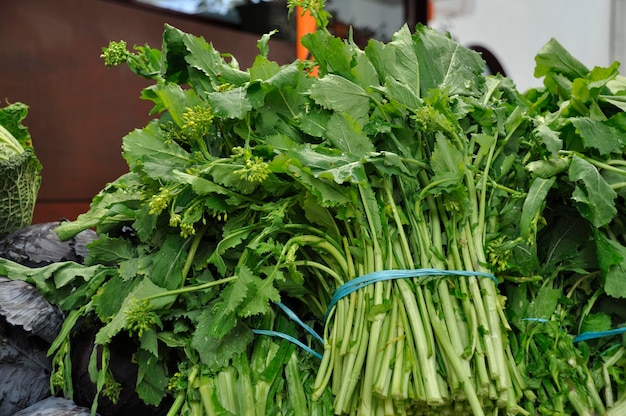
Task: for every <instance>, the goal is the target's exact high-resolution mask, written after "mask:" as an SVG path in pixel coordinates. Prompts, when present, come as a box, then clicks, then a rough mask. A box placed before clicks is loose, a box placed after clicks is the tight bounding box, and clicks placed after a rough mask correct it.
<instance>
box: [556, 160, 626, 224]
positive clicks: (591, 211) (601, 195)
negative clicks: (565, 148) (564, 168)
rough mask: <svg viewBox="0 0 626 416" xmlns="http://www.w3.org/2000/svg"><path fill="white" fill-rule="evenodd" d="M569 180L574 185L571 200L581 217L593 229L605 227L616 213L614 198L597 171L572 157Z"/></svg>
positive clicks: (612, 191) (611, 190)
mask: <svg viewBox="0 0 626 416" xmlns="http://www.w3.org/2000/svg"><path fill="white" fill-rule="evenodd" d="M568 174H569V179H570V181H572V182H575V183H576V189H575V190H574V192H572V200H573V201H575V202H576V206H577V208H578V210H579V212H580V213H581V215H582V216H583V217H585V218H586V219H587V221H589V222H590V223H591V224H592V225H593V226H594V227H602V226H604V225H607V224H608V223H609V222H610V221H611V219H613V217H614V216H615V214H616V213H617V209H616V208H615V198H616V197H617V193H615V191H614V190H613V189H611V187H610V185H609V184H608V183H607V182H606V181H605V180H604V178H603V177H602V175H601V174H600V172H599V171H598V169H597V168H596V167H595V166H594V165H592V164H591V163H589V162H587V161H586V160H584V159H582V158H581V157H578V156H573V157H572V161H571V163H570V167H569V171H568Z"/></svg>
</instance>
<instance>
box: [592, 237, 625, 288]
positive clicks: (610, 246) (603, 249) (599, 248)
mask: <svg viewBox="0 0 626 416" xmlns="http://www.w3.org/2000/svg"><path fill="white" fill-rule="evenodd" d="M595 241H596V254H597V256H598V264H599V266H600V270H602V272H603V274H604V291H605V292H606V294H607V295H609V296H612V297H614V298H626V279H625V278H624V276H626V247H624V246H623V245H621V244H620V243H619V242H617V241H615V240H612V239H610V238H608V237H607V236H606V234H604V233H603V232H602V231H600V230H596V232H595Z"/></svg>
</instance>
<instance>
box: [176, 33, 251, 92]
mask: <svg viewBox="0 0 626 416" xmlns="http://www.w3.org/2000/svg"><path fill="white" fill-rule="evenodd" d="M181 33H182V32H181ZM182 40H183V42H184V44H185V46H186V47H187V49H188V51H189V54H188V55H186V56H185V60H186V61H187V62H188V63H189V65H190V66H192V67H193V68H196V69H198V70H200V71H202V72H204V73H205V74H206V75H207V76H209V78H211V79H212V80H213V85H214V87H218V86H220V85H222V84H224V83H228V84H232V85H234V86H237V87H238V86H241V85H243V84H245V83H246V82H248V81H249V80H250V75H249V74H248V73H247V72H245V71H242V70H240V69H239V68H237V67H236V66H235V65H234V64H232V63H231V64H228V63H226V61H225V60H224V58H223V57H222V55H221V54H220V53H219V52H218V51H216V50H215V48H213V45H211V44H209V43H207V41H206V40H204V38H202V37H198V36H192V35H189V34H182Z"/></svg>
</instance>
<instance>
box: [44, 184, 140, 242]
mask: <svg viewBox="0 0 626 416" xmlns="http://www.w3.org/2000/svg"><path fill="white" fill-rule="evenodd" d="M140 186H141V184H140V183H139V176H138V175H136V174H135V173H126V174H123V175H122V176H120V177H119V178H117V179H116V180H115V181H113V182H111V183H109V184H108V185H107V186H105V187H104V189H102V190H101V191H100V192H98V194H97V195H96V196H95V197H94V198H93V200H92V202H91V205H90V207H89V211H87V212H85V213H82V214H79V215H78V217H77V218H76V220H74V221H67V222H62V223H61V224H60V225H59V226H58V227H57V228H55V232H56V234H57V235H58V237H59V239H60V240H61V241H67V240H69V239H70V238H72V237H74V236H76V235H77V234H78V233H80V232H81V231H84V230H86V229H89V228H96V227H98V226H101V225H103V224H107V223H109V222H119V223H121V222H125V221H133V220H134V219H135V218H134V215H133V216H130V215H126V214H125V213H122V212H120V211H117V210H115V209H114V208H115V207H116V206H118V205H125V206H136V205H138V203H139V201H140V200H141V189H140Z"/></svg>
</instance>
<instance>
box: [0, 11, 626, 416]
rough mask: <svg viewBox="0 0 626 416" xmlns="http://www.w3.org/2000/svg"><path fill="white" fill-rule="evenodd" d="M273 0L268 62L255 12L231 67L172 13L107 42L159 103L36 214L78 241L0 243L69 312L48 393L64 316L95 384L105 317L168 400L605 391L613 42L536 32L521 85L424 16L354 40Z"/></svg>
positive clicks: (612, 371) (615, 148) (562, 395)
mask: <svg viewBox="0 0 626 416" xmlns="http://www.w3.org/2000/svg"><path fill="white" fill-rule="evenodd" d="M296 3H298V5H303V6H305V9H307V10H309V11H311V12H312V14H313V16H314V17H315V18H316V20H317V23H318V27H319V30H317V31H316V32H314V33H311V34H309V35H307V36H305V38H303V39H302V42H303V44H304V45H305V46H306V47H307V48H308V49H309V51H310V52H311V55H312V56H314V57H315V60H314V61H295V62H293V63H290V64H286V65H279V64H277V63H276V62H273V61H271V60H269V58H268V54H269V50H268V41H269V39H270V37H271V35H272V33H270V34H268V35H265V36H263V37H262V38H261V40H260V41H259V43H258V48H259V55H258V56H257V57H256V59H255V61H254V63H253V64H252V66H251V67H250V68H249V69H247V70H242V69H240V68H239V66H238V64H237V61H236V60H235V58H234V57H232V56H224V55H222V54H220V53H219V52H218V51H216V50H215V49H214V48H213V47H212V45H211V44H210V43H208V42H206V41H205V40H204V39H202V38H200V37H196V36H193V35H190V34H187V33H184V32H182V31H180V30H178V29H176V28H174V27H172V26H169V25H166V27H165V30H164V33H163V44H162V47H161V49H160V50H158V49H153V48H150V47H149V46H147V45H146V46H136V47H135V49H134V51H129V50H128V49H127V45H126V43H125V42H123V41H121V42H111V44H110V45H109V46H108V47H107V48H104V51H103V58H104V59H105V63H106V64H107V65H118V64H121V63H126V64H127V65H128V67H129V68H130V69H131V70H132V71H133V72H134V73H136V74H138V75H140V76H143V77H146V78H148V79H152V80H154V84H153V85H151V86H149V87H147V88H145V89H144V90H143V92H142V98H144V99H146V100H149V101H151V102H153V103H154V108H153V114H154V115H155V116H156V118H155V119H154V120H153V121H152V122H150V123H149V124H148V125H147V126H145V127H144V128H142V129H137V130H135V131H133V132H131V133H129V134H128V135H127V136H125V137H124V140H123V156H124V158H125V160H126V161H127V163H128V166H129V172H128V173H127V174H124V175H122V176H121V177H119V178H118V179H117V180H116V181H114V182H113V183H111V184H109V185H107V186H106V187H105V188H104V189H103V190H102V191H101V192H100V193H99V194H98V195H96V196H95V197H94V199H93V201H92V204H91V208H90V210H89V211H88V212H86V213H84V214H82V215H80V216H79V217H78V219H77V220H76V221H73V222H68V223H64V224H62V225H61V226H60V227H59V228H58V229H57V233H58V235H59V236H60V238H61V239H68V238H70V237H72V236H74V235H76V234H77V233H78V232H80V231H82V230H85V229H87V228H95V229H97V231H98V234H99V239H98V240H97V241H95V242H93V243H91V244H90V246H89V257H88V258H87V260H86V265H85V266H81V265H77V264H74V263H69V262H68V263H56V264H54V265H51V266H48V267H45V268H41V269H37V270H31V269H26V268H23V267H20V266H17V265H15V264H12V263H10V262H8V261H2V262H0V272H1V273H4V274H6V275H8V276H9V277H10V278H15V279H25V280H27V281H30V282H32V283H33V284H35V285H36V286H37V287H38V288H39V290H40V291H41V292H42V293H43V294H44V295H45V296H47V298H48V299H49V300H50V301H51V302H54V303H56V304H58V305H59V306H60V307H61V308H62V309H63V310H65V311H66V312H67V318H66V322H65V325H64V329H63V331H62V333H61V334H60V335H59V337H58V338H57V340H56V342H55V344H54V345H53V346H52V348H51V351H50V353H51V354H52V355H53V356H54V365H55V373H54V374H53V376H52V385H53V388H54V389H55V391H59V392H63V393H64V394H66V395H71V394H72V391H73V385H72V380H71V371H72V370H71V361H70V360H69V358H68V357H69V354H70V350H71V345H72V334H73V328H74V327H75V325H76V324H77V322H80V321H81V320H83V319H85V318H87V319H89V320H90V322H92V324H94V325H96V326H97V327H98V332H97V334H96V338H95V343H96V345H97V346H98V347H99V351H100V353H97V352H94V353H93V354H92V359H91V365H90V374H91V377H92V380H93V382H94V383H95V384H96V386H97V390H98V392H99V394H101V395H104V396H106V397H108V398H109V399H111V400H115V398H116V396H117V394H119V384H118V383H117V381H116V380H115V379H114V377H112V375H111V372H110V371H109V368H108V352H107V351H108V346H109V345H110V343H111V342H112V340H114V339H115V337H117V336H118V335H120V334H122V333H128V334H129V335H130V336H131V337H132V339H134V340H135V341H136V344H135V345H136V350H135V351H133V352H132V353H131V352H129V356H130V354H132V360H133V361H134V362H135V363H136V364H137V365H138V368H139V374H138V377H137V381H136V390H137V393H138V395H139V397H140V398H141V399H142V400H144V401H145V402H146V403H148V404H152V405H158V404H159V403H162V401H163V400H164V399H165V398H166V397H169V396H171V397H172V399H173V404H172V405H171V407H170V408H169V414H170V415H178V414H181V415H202V414H207V415H266V414H267V415H270V414H271V415H287V414H289V415H291V414H296V415H323V414H336V415H343V414H346V415H348V414H351V415H354V414H359V415H396V414H398V415H418V414H424V415H429V414H442V415H445V414H450V415H463V414H468V415H485V414H490V415H515V414H520V415H552V414H554V415H557V414H560V415H563V414H565V415H573V414H577V415H595V414H608V415H619V414H621V413H620V412H623V411H624V410H623V409H624V408H625V407H626V398H625V396H624V395H625V394H626V391H625V385H626V371H625V370H626V355H625V352H626V351H625V350H624V346H623V343H622V339H621V333H622V331H621V328H620V326H621V325H622V324H623V322H624V318H625V315H624V314H625V313H626V309H625V308H624V307H623V301H621V298H623V297H626V279H625V271H626V239H625V238H624V237H625V230H626V229H625V227H626V218H625V217H624V215H623V214H622V213H624V212H626V210H625V208H626V207H624V197H625V196H626V194H625V192H626V162H625V160H624V147H625V141H626V116H625V115H624V114H625V112H624V110H626V78H624V77H622V76H620V75H619V72H618V64H617V63H616V64H614V65H612V66H610V67H608V68H599V67H598V68H593V69H591V70H589V69H588V68H586V67H585V66H584V65H582V64H581V63H580V62H579V61H577V60H576V59H575V58H574V57H572V56H571V55H570V54H569V53H568V52H567V51H566V50H565V49H563V48H562V46H561V45H560V44H559V43H558V42H557V41H556V40H551V41H550V42H548V43H547V44H546V45H545V46H544V47H543V48H542V49H541V50H540V51H539V53H538V55H537V58H536V62H537V65H536V71H535V75H536V76H537V77H539V78H543V80H544V86H543V87H541V88H536V89H532V90H529V91H527V92H525V93H523V94H522V93H520V92H519V91H517V89H516V88H515V85H514V83H513V82H512V81H511V80H510V79H508V78H505V77H502V76H500V75H490V76H487V75H484V73H485V64H484V62H483V60H482V59H481V57H480V55H478V54H477V53H475V52H473V51H471V50H469V49H466V48H464V47H462V46H461V45H459V44H458V43H456V42H455V41H454V40H452V39H451V38H450V37H448V36H446V35H444V34H442V33H439V32H436V31H434V30H432V29H430V28H428V27H425V26H421V25H418V26H417V28H416V30H415V32H411V31H410V30H409V28H408V27H403V28H402V29H400V30H399V31H398V32H397V33H396V34H395V35H394V36H393V38H392V40H391V41H390V42H388V43H382V42H378V41H376V40H372V41H370V42H369V44H368V45H367V46H366V47H365V48H364V49H360V48H359V47H358V46H357V45H356V44H354V43H353V42H351V41H350V40H347V41H345V40H342V39H339V38H336V37H334V36H332V35H331V34H330V33H329V32H328V31H327V30H326V24H327V23H328V18H329V16H328V14H327V13H326V12H325V11H324V9H323V2H322V4H321V5H320V4H317V3H315V2H291V1H290V2H289V4H290V7H291V8H293V7H295V5H296ZM300 3H305V4H300ZM314 69H315V71H317V72H316V73H317V76H312V75H311V72H312V71H313V70H314ZM318 334H319V335H318ZM320 335H321V337H320ZM94 351H96V350H94ZM96 407H97V400H95V401H94V407H93V410H94V411H95V410H96Z"/></svg>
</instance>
